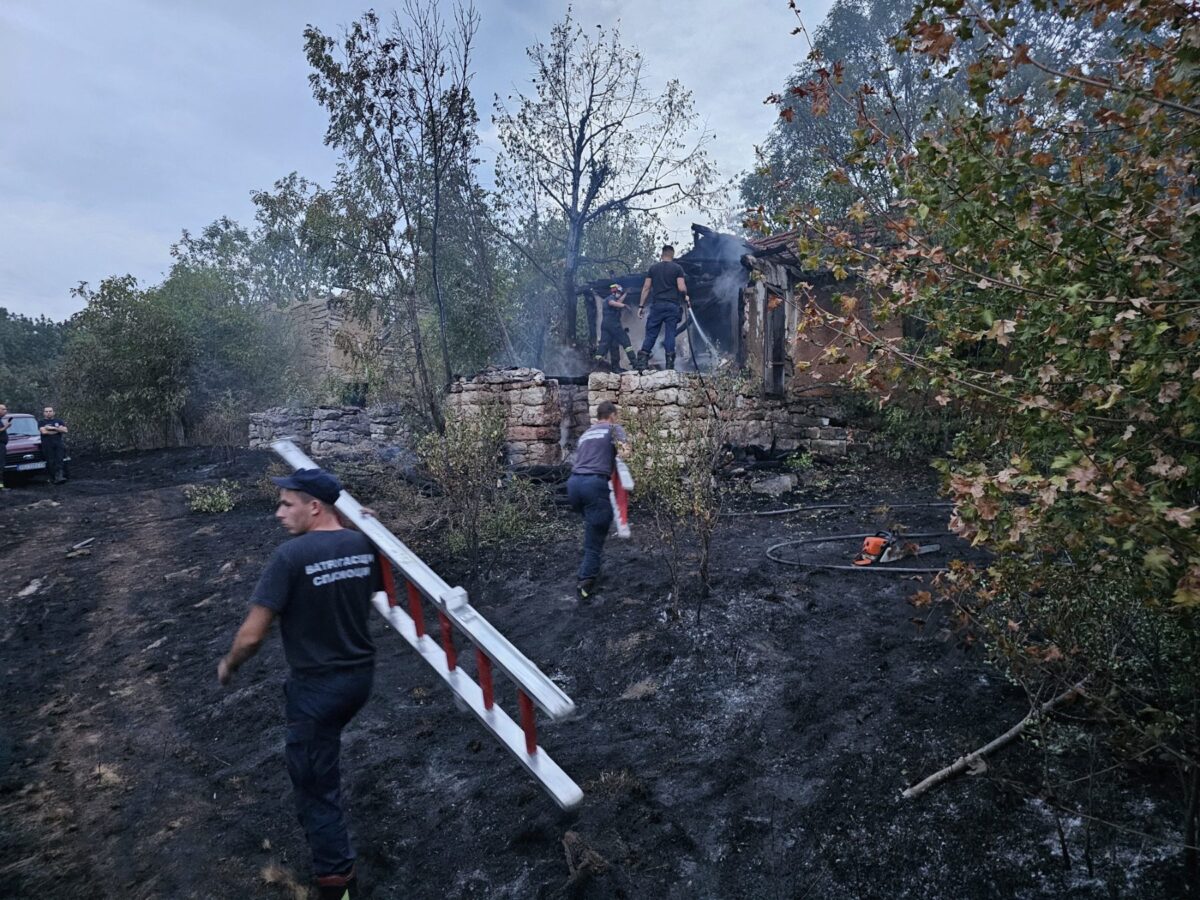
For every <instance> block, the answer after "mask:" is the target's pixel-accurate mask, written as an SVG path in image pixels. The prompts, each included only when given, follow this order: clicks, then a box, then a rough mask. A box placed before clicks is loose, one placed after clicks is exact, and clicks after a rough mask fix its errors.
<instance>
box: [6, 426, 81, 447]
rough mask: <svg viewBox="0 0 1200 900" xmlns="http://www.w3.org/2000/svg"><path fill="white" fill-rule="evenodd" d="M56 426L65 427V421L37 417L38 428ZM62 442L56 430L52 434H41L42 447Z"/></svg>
mask: <svg viewBox="0 0 1200 900" xmlns="http://www.w3.org/2000/svg"><path fill="white" fill-rule="evenodd" d="M58 426H62V427H63V428H66V427H67V423H66V422H64V421H63V420H62V419H38V428H49V427H58ZM7 433H8V432H5V434H7ZM62 443H63V436H62V434H61V433H60V432H57V431H56V432H54V433H53V434H43V435H42V446H43V447H45V446H46V445H48V444H62Z"/></svg>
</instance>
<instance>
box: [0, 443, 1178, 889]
mask: <svg viewBox="0 0 1200 900" xmlns="http://www.w3.org/2000/svg"><path fill="white" fill-rule="evenodd" d="M266 463H267V459H266V457H265V456H263V455H261V454H242V455H240V456H238V457H237V458H236V459H235V460H233V461H232V462H229V463H226V462H221V461H218V460H217V459H216V458H215V457H212V456H210V455H209V454H207V453H206V452H200V451H189V452H176V453H158V454H147V455H143V456H140V457H123V458H119V459H116V460H109V461H107V462H106V463H105V464H104V465H95V464H94V465H92V466H91V467H88V466H87V465H86V464H81V465H79V466H78V477H77V480H76V481H74V482H72V483H71V484H69V485H67V486H65V487H64V488H62V489H58V490H55V491H51V489H50V488H48V487H44V486H40V485H31V486H27V487H24V488H21V489H18V490H15V491H10V492H7V494H6V496H5V497H4V498H3V501H4V506H3V508H0V548H3V551H4V570H5V578H4V579H3V582H0V644H2V646H3V648H4V658H3V663H2V664H0V672H2V674H3V682H2V684H0V690H2V691H3V700H2V703H0V851H2V853H0V896H5V897H9V896H12V897H55V898H71V897H88V898H97V897H114V898H115V897H121V898H148V897H157V898H188V897H196V898H207V897H227V896H250V897H260V896H261V897H282V896H285V894H283V893H282V892H281V889H280V888H278V887H272V886H268V885H266V884H264V883H263V881H262V880H261V877H260V872H261V870H262V868H263V867H264V866H266V865H271V864H278V865H280V866H282V867H283V868H285V869H287V870H290V871H294V872H295V873H296V874H297V875H298V876H300V877H304V876H305V874H306V873H307V871H308V865H307V855H306V851H305V848H304V846H303V842H302V838H301V835H300V833H299V829H298V827H297V826H296V824H295V821H294V817H293V815H292V812H291V806H290V796H289V785H288V782H287V776H286V773H285V771H284V767H283V764H282V759H281V739H282V729H281V727H280V723H281V697H280V686H281V684H282V680H283V661H282V658H281V654H280V652H279V646H278V642H277V641H276V640H273V641H271V642H270V643H269V645H268V647H267V648H266V649H265V650H264V652H263V653H262V654H260V656H259V658H257V659H256V660H255V661H254V662H252V663H251V664H249V665H248V666H247V667H246V668H245V669H244V670H243V671H242V672H241V673H239V679H238V682H237V684H236V685H235V687H234V688H233V689H232V690H228V691H224V690H221V689H220V688H219V687H218V686H217V685H216V682H215V678H214V676H213V669H214V666H215V661H216V659H217V658H218V656H219V655H220V653H221V652H223V650H224V649H225V647H226V646H227V643H228V640H229V638H230V636H231V634H232V632H233V630H234V628H235V627H236V625H237V623H238V621H239V620H240V618H241V615H242V613H243V611H244V608H245V602H246V597H247V596H248V594H249V590H250V588H251V587H252V585H253V581H254V579H255V578H256V577H257V575H258V572H259V569H260V567H261V565H262V563H263V561H264V560H265V558H266V555H267V554H268V552H269V550H270V549H271V548H272V547H273V546H275V544H276V543H278V541H279V540H280V539H281V535H280V534H279V533H277V532H276V530H275V528H274V526H273V523H272V522H271V521H270V515H269V509H268V508H267V507H266V506H265V505H264V506H255V505H253V504H251V505H249V506H246V507H243V508H239V509H237V510H235V511H234V512H232V513H229V514H226V515H224V516H217V517H201V516H194V515H189V514H188V513H187V512H186V509H185V507H184V505H183V500H182V496H181V493H180V490H179V487H180V485H182V484H184V483H188V482H191V481H198V480H204V479H210V478H218V477H231V478H236V479H240V480H242V481H244V482H245V483H247V484H250V483H252V482H253V481H255V480H256V479H257V478H259V477H260V476H261V474H262V471H263V468H264V467H265V465H266ZM910 482H911V479H908V478H897V479H896V480H895V481H894V482H893V483H891V484H890V486H886V487H884V488H883V490H885V491H886V492H890V495H891V496H893V498H894V499H895V500H897V501H898V500H900V499H926V500H928V499H932V492H931V488H930V486H929V484H928V483H922V484H921V485H919V486H918V487H917V488H912V487H909V486H908V485H909V484H910ZM830 490H836V491H837V492H838V496H837V497H836V499H841V500H844V499H847V497H849V498H850V499H851V500H853V499H854V496H855V495H854V490H855V489H854V486H853V484H851V485H849V486H848V487H843V488H840V489H839V488H838V487H837V485H834V487H833V488H831V489H830ZM827 493H828V491H827ZM864 493H865V492H863V491H859V493H858V494H857V496H858V497H860V498H863V499H864V500H865V497H864V496H863V495H864ZM878 496H880V495H879V494H878V493H876V494H874V495H873V498H872V499H874V498H877V497H878ZM47 498H53V500H54V501H56V502H58V504H59V505H57V506H48V505H39V503H41V502H42V501H44V500H45V499H47ZM825 499H828V498H825ZM894 518H896V517H893V519H894ZM893 519H888V520H887V521H883V520H881V518H880V517H879V516H878V515H876V514H874V513H872V512H870V511H865V512H861V513H859V512H850V513H837V512H833V513H828V514H824V515H822V516H820V517H811V516H809V517H806V516H800V517H796V516H793V517H787V518H783V519H773V518H759V519H755V518H749V519H739V520H736V521H731V523H730V525H729V526H727V527H725V528H724V529H723V530H722V532H721V533H720V534H719V536H718V541H717V551H716V552H717V559H716V562H717V563H718V565H717V569H718V571H719V573H720V574H719V575H718V576H717V583H716V585H715V595H714V597H713V598H712V600H710V601H709V603H708V604H707V606H706V607H705V609H704V611H703V614H702V617H701V620H700V624H699V625H696V624H695V623H694V619H693V618H692V614H691V613H689V615H688V618H687V619H686V620H685V621H683V622H679V621H676V620H674V619H672V618H671V617H669V616H668V615H666V613H665V608H666V603H665V602H664V598H665V595H666V592H667V590H668V588H667V583H666V579H665V573H664V572H663V569H662V566H661V565H660V564H659V563H658V562H657V561H656V560H655V559H654V557H653V554H652V552H651V551H652V550H653V547H652V542H651V541H650V538H649V535H648V534H647V533H645V531H644V530H641V531H638V533H637V534H636V535H635V538H634V540H633V541H631V542H629V543H624V542H616V541H614V542H612V543H611V544H610V546H611V548H612V550H611V554H610V558H609V561H608V563H607V571H608V572H609V573H610V579H609V587H607V588H606V589H605V590H604V592H603V593H602V597H601V600H600V601H598V602H596V603H594V604H590V605H584V606H581V605H579V604H578V603H577V602H576V600H575V598H574V595H573V592H572V583H573V579H572V569H573V566H574V561H575V559H576V554H577V548H576V540H577V536H576V530H577V525H576V523H575V522H574V521H573V520H572V519H570V517H564V518H563V521H562V528H561V530H560V533H561V537H559V538H558V539H556V540H552V541H549V542H546V543H543V544H542V545H540V546H538V547H532V548H530V547H527V548H521V549H520V550H519V551H518V550H514V552H513V553H511V554H509V555H507V556H506V557H504V558H502V559H500V560H499V561H498V562H497V565H496V566H495V567H494V577H493V579H492V580H491V581H490V582H489V583H488V584H487V585H486V587H485V589H484V590H483V591H482V592H481V594H480V595H478V596H476V597H475V598H473V599H474V602H475V604H476V605H477V606H478V607H479V608H480V609H481V610H482V611H483V612H484V613H485V614H486V615H487V616H488V617H489V618H490V619H491V620H492V622H493V623H494V624H495V625H497V627H499V628H500V629H501V630H503V631H504V632H505V633H506V634H507V635H508V636H509V637H510V638H511V639H512V640H513V641H514V643H516V644H517V645H518V646H519V647H520V648H521V649H522V650H523V651H525V652H526V653H527V654H528V655H529V656H530V657H531V658H532V659H533V660H534V661H535V662H537V663H538V664H539V665H541V666H542V667H543V668H544V669H545V670H546V671H547V672H549V673H550V674H551V675H552V676H553V677H554V678H555V679H556V680H557V681H558V683H559V684H560V685H561V686H562V687H563V688H564V689H565V690H566V691H567V693H568V694H570V695H571V697H572V698H573V699H574V700H575V701H576V703H577V705H578V706H579V708H580V710H581V716H580V718H579V719H577V720H576V721H573V722H570V723H564V724H560V725H556V726H553V727H544V728H543V731H542V742H543V745H544V746H545V747H546V748H547V749H548V750H549V752H550V753H551V754H552V755H553V756H554V757H555V759H556V760H557V761H558V762H559V763H560V765H562V766H563V767H564V768H565V769H566V770H567V771H568V772H569V773H571V774H572V775H573V776H574V777H575V778H576V779H577V780H579V781H580V782H581V783H582V784H583V786H584V790H585V792H586V795H587V796H586V799H585V802H584V804H583V806H582V808H581V809H580V810H578V811H577V812H575V813H572V814H563V813H560V812H559V811H558V810H557V809H556V808H555V807H554V806H553V804H552V803H550V802H549V801H548V800H547V799H546V798H545V797H544V796H543V795H542V794H541V793H540V791H539V790H538V789H537V788H536V787H534V785H533V784H532V782H530V781H529V779H528V778H527V777H525V775H524V774H523V773H522V771H521V769H520V767H519V766H518V765H517V763H516V762H515V761H513V760H512V759H511V758H509V757H508V756H507V755H506V754H505V753H504V752H503V751H501V750H499V749H498V748H496V747H495V746H494V745H493V744H492V743H491V742H490V740H489V738H488V736H487V735H486V733H485V732H484V731H482V729H480V728H478V727H477V726H476V725H475V724H474V722H473V720H471V719H470V717H469V716H466V715H463V714H461V713H459V712H458V711H457V710H455V708H454V705H453V703H452V702H450V701H449V700H448V696H447V695H446V693H445V692H444V691H443V690H441V689H440V688H439V686H438V684H437V683H436V681H435V679H434V677H433V676H432V674H427V672H426V670H424V669H423V668H422V665H421V664H420V663H419V661H417V660H416V659H415V658H414V657H413V656H412V654H411V653H409V652H408V651H407V650H406V648H404V647H403V645H402V642H401V641H400V640H399V639H398V638H396V637H395V636H394V635H389V634H387V633H386V632H385V630H384V629H383V627H382V623H377V638H378V641H379V644H380V648H381V653H380V659H379V668H378V673H377V680H376V691H375V696H374V697H373V699H372V701H371V703H370V704H369V705H368V707H367V708H366V710H364V712H363V713H362V714H361V715H360V716H359V718H358V719H357V720H356V722H355V723H354V724H353V725H352V727H351V728H350V729H349V730H348V732H347V734H346V739H345V757H346V762H345V771H346V773H347V774H346V779H347V780H346V790H347V794H348V796H349V798H350V803H351V817H352V822H353V823H354V827H355V830H356V833H357V842H358V845H359V851H360V858H361V864H362V869H363V872H364V881H365V887H366V888H367V894H368V896H371V897H374V898H390V897H396V898H402V897H403V898H424V897H429V898H435V897H436V898H441V897H450V898H535V897H545V898H550V897H595V898H613V897H622V896H623V897H631V898H643V897H645V898H681V900H682V898H742V897H745V898H774V897H779V898H792V897H993V896H995V897H1000V896H1004V897H1008V896H1021V897H1056V896H1073V897H1109V896H1145V897H1157V896H1170V895H1172V893H1173V891H1175V890H1176V889H1177V888H1178V887H1179V885H1178V883H1177V882H1176V881H1173V880H1172V879H1174V878H1177V877H1178V874H1177V869H1178V859H1177V857H1176V855H1175V851H1174V849H1173V848H1172V847H1171V846H1169V845H1164V844H1162V843H1160V842H1159V839H1166V840H1170V839H1171V838H1172V835H1173V834H1174V832H1173V831H1172V829H1171V828H1170V827H1168V824H1169V823H1168V824H1164V822H1163V818H1164V816H1165V815H1166V813H1164V812H1162V811H1161V810H1162V809H1164V808H1166V807H1164V806H1163V805H1162V804H1161V794H1162V791H1161V790H1159V789H1157V788H1155V787H1154V786H1153V785H1152V784H1149V785H1140V786H1137V790H1130V791H1128V792H1127V793H1126V792H1120V791H1116V790H1110V791H1109V793H1108V795H1106V796H1103V797H1100V798H1099V799H1097V798H1095V797H1093V798H1092V800H1093V806H1092V807H1091V808H1092V809H1093V813H1094V814H1095V815H1096V816H1097V817H1099V818H1105V819H1110V820H1115V821H1119V822H1121V823H1123V825H1124V826H1125V827H1127V828H1129V829H1133V830H1136V831H1139V832H1147V833H1148V837H1135V836H1130V835H1128V834H1126V833H1124V832H1119V831H1114V830H1112V829H1104V828H1099V827H1094V828H1092V829H1091V830H1090V833H1086V835H1085V830H1086V822H1084V821H1083V820H1081V819H1079V818H1072V817H1070V816H1056V814H1055V813H1054V811H1053V809H1052V808H1051V807H1050V806H1049V805H1047V804H1046V803H1043V802H1040V801H1036V800H1029V799H1026V798H1024V797H1023V796H1022V795H1021V794H1020V793H1019V792H1017V791H1014V790H1012V789H1010V788H1008V787H1006V784H1005V782H1006V781H1007V780H1008V779H1010V778H1014V777H1015V776H1017V775H1024V774H1028V773H1029V772H1030V771H1031V770H1034V769H1036V768H1037V767H1039V766H1042V765H1043V764H1044V762H1043V760H1042V758H1041V757H1039V756H1037V755H1036V753H1035V751H1034V750H1033V749H1032V748H1030V747H1028V746H1024V745H1022V746H1018V747H1015V748H1013V749H1012V750H1010V751H1008V752H1006V753H1005V755H1004V756H1003V757H1002V758H1000V759H998V760H997V761H996V762H995V763H994V765H993V769H992V770H991V771H990V772H989V773H988V774H987V775H985V776H982V777H979V778H972V779H965V780H961V781H958V782H955V783H953V784H950V785H947V786H946V787H944V788H942V789H941V790H940V791H938V792H937V793H936V794H933V795H930V796H929V797H927V798H926V799H924V800H922V801H919V802H906V801H902V800H901V799H900V796H899V794H900V790H901V789H902V788H903V787H904V786H906V785H907V784H909V783H911V782H912V781H915V780H917V779H918V778H919V777H921V776H923V775H925V774H928V773H929V772H930V771H932V770H934V769H936V768H939V767H940V766H941V765H944V764H945V763H947V762H949V761H950V760H951V759H953V758H954V757H955V756H957V755H958V754H960V753H961V752H963V751H965V750H968V749H971V748H973V747H974V746H977V745H978V744H980V743H983V742H984V741H986V740H987V739H989V738H990V737H992V736H994V735H995V734H996V733H998V732H1000V731H1002V730H1003V729H1004V728H1005V727H1007V726H1008V725H1009V724H1011V723H1012V722H1015V721H1016V720H1018V719H1019V718H1020V717H1021V716H1022V715H1024V713H1025V712H1026V710H1027V702H1026V698H1025V697H1024V696H1023V695H1021V694H1020V693H1019V692H1018V691H1016V690H1015V689H1014V688H1013V687H1011V686H1009V685H1007V684H1005V683H1004V682H1003V681H1002V680H1001V679H1000V678H999V677H998V676H997V674H996V672H995V670H994V669H992V668H990V667H989V666H987V665H986V663H985V662H984V661H983V660H982V659H981V658H980V657H979V655H978V652H977V651H969V650H964V649H963V648H962V647H960V646H959V644H958V643H957V642H956V641H955V640H952V639H947V638H948V637H949V633H948V632H947V631H946V630H945V629H944V628H943V625H944V624H945V623H944V622H943V621H942V619H941V618H940V614H938V613H936V612H935V613H932V614H930V612H929V610H928V609H922V610H916V609H914V607H912V606H911V605H909V604H908V603H907V602H906V600H907V598H909V597H910V596H911V595H912V594H913V593H914V592H915V591H917V590H918V589H920V588H921V587H922V584H921V583H918V582H915V581H911V580H903V579H899V578H869V577H861V578H860V577H855V576H853V575H850V576H847V575H843V574H839V573H808V574H806V573H804V572H801V571H800V570H796V569H788V568H785V567H783V566H779V565H776V564H773V563H769V562H767V561H766V560H765V557H764V555H763V550H764V549H765V546H766V544H767V543H769V542H774V541H778V540H784V539H786V538H788V537H791V536H795V537H801V536H812V535H819V534H828V533H838V532H845V531H866V530H873V529H874V528H875V527H879V526H882V525H885V524H893ZM902 519H903V523H904V524H906V525H908V526H909V527H910V528H911V529H913V530H926V529H928V530H936V529H937V528H939V527H940V524H941V523H940V521H939V514H938V513H937V512H936V511H933V510H924V511H912V514H911V515H904V516H903V517H902ZM635 526H636V523H635ZM87 538H95V541H94V542H93V543H92V544H90V545H89V546H88V547H86V548H84V549H85V550H87V551H88V552H87V553H85V554H79V555H75V556H70V557H69V556H68V555H67V553H68V551H70V549H71V547H72V546H73V545H75V544H77V543H79V542H81V541H83V540H85V539H87ZM445 574H446V576H447V578H448V580H451V582H452V583H453V581H454V574H455V573H454V572H453V571H446V572H445ZM914 618H916V619H919V620H922V622H921V624H920V626H919V627H918V624H914V622H913V621H912V620H913V619H914ZM926 619H928V621H924V620H926ZM502 702H503V701H502ZM509 702H510V703H511V698H510V699H509ZM1070 763H1071V761H1070V760H1062V761H1061V762H1060V763H1056V764H1061V765H1062V766H1067V765H1069V764H1070ZM1147 798H1149V799H1147ZM1058 800H1059V801H1060V802H1061V803H1062V804H1064V805H1067V804H1071V803H1075V802H1077V801H1079V797H1078V796H1076V795H1071V794H1069V793H1064V794H1063V795H1062V796H1060V797H1059V798H1058ZM1056 818H1057V821H1056ZM1060 827H1061V829H1062V835H1063V840H1060V837H1059V834H1060ZM1085 841H1086V842H1087V843H1088V845H1089V846H1090V857H1091V860H1092V865H1091V871H1090V872H1089V871H1088V866H1087V865H1086V864H1085V861H1084V849H1083V848H1084V846H1085ZM1064 846H1065V848H1066V855H1067V858H1068V859H1069V860H1070V861H1071V863H1072V865H1071V868H1066V867H1065V866H1064V856H1063V848H1064ZM572 872H574V874H572Z"/></svg>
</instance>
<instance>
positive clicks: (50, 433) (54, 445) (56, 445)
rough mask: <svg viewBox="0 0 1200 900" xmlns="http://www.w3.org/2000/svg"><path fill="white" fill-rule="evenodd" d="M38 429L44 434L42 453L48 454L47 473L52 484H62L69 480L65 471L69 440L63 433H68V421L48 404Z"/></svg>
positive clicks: (43, 411)
mask: <svg viewBox="0 0 1200 900" xmlns="http://www.w3.org/2000/svg"><path fill="white" fill-rule="evenodd" d="M38 431H39V432H41V435H42V453H44V454H45V455H46V474H47V475H48V476H49V478H50V481H51V483H52V484H62V483H63V482H64V481H66V480H67V478H66V475H65V473H64V472H63V462H64V461H65V460H66V458H67V441H66V438H64V437H63V435H64V434H66V433H67V423H66V422H64V421H63V420H62V419H60V418H58V417H57V416H55V415H54V407H53V406H47V407H46V408H45V409H43V410H42V418H41V419H40V420H39V421H38Z"/></svg>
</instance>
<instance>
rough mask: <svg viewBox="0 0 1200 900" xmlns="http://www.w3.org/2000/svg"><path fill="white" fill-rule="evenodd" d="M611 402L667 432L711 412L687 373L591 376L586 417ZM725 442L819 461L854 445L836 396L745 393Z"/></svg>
mask: <svg viewBox="0 0 1200 900" xmlns="http://www.w3.org/2000/svg"><path fill="white" fill-rule="evenodd" d="M604 400H612V401H613V402H615V403H616V404H617V405H618V406H620V408H621V411H622V413H623V414H624V415H626V416H635V415H637V414H638V413H639V411H640V410H643V409H647V410H651V411H653V413H654V414H655V415H657V416H658V417H659V419H660V421H661V422H662V423H663V424H664V427H665V428H667V429H672V428H674V429H676V430H680V429H682V427H683V425H682V424H675V423H686V422H687V421H688V420H689V419H696V418H707V417H709V416H711V415H712V408H711V406H710V405H709V400H708V397H707V395H706V392H705V388H704V385H703V383H702V382H701V379H700V376H698V375H695V374H691V373H685V372H652V373H646V374H638V373H636V372H627V373H625V374H623V375H614V374H609V373H606V372H595V373H593V374H592V376H591V377H590V378H589V379H588V403H589V414H590V415H591V416H594V415H595V413H596V407H597V406H598V405H599V404H600V403H601V401H604ZM725 415H726V417H727V421H728V435H727V440H728V442H729V444H730V445H732V446H733V447H737V448H744V449H755V450H761V451H764V452H788V451H794V450H802V451H806V452H809V453H812V454H813V456H815V457H818V458H822V459H836V458H840V457H844V456H846V455H847V454H848V453H850V452H851V450H852V448H853V447H855V443H854V434H853V431H852V430H851V429H850V428H849V427H848V425H847V422H846V410H845V407H844V406H842V404H841V403H839V402H838V400H837V398H836V397H811V398H801V397H763V396H761V395H760V394H758V393H751V392H749V391H745V392H742V393H739V394H738V395H737V396H735V397H734V401H733V408H732V409H728V410H726V411H725Z"/></svg>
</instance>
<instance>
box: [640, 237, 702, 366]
mask: <svg viewBox="0 0 1200 900" xmlns="http://www.w3.org/2000/svg"><path fill="white" fill-rule="evenodd" d="M647 300H649V302H650V318H649V319H648V320H647V322H646V338H645V340H643V341H642V349H641V350H639V351H638V369H639V370H640V369H645V368H646V367H647V366H648V365H649V363H650V354H651V353H653V352H654V342H655V341H657V340H658V332H659V329H660V328H664V326H665V331H663V352H664V353H665V354H666V360H667V364H666V368H668V369H674V368H675V328H676V326H678V325H679V317H680V314H681V312H682V310H683V307H684V306H686V305H688V304H690V302H691V300H690V298H689V297H688V292H687V282H686V281H684V278H683V266H681V265H679V263H677V262H675V248H674V247H672V246H671V245H670V244H667V245H666V246H665V247H663V248H662V256H661V258H660V259H659V261H658V262H656V263H655V264H654V265H652V266H651V267H650V271H649V272H648V273H647V274H646V280H645V281H644V282H642V296H641V300H640V301H639V303H638V318H639V319H640V318H641V317H642V315H643V314H644V312H645V309H646V302H647Z"/></svg>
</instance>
